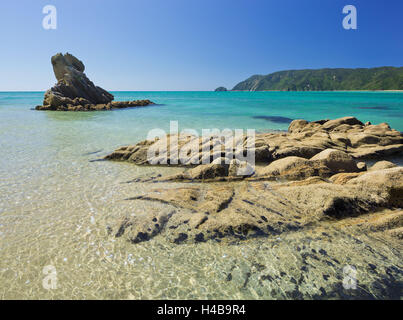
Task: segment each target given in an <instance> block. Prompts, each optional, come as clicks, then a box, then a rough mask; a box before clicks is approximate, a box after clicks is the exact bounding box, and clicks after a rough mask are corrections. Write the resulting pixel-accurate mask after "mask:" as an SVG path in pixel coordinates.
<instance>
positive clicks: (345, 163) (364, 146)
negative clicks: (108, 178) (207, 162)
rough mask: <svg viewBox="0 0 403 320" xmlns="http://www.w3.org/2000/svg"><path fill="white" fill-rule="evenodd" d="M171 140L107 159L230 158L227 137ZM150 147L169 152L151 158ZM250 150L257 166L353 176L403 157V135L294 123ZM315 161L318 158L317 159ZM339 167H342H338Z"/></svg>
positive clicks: (357, 126) (355, 125) (345, 123)
mask: <svg viewBox="0 0 403 320" xmlns="http://www.w3.org/2000/svg"><path fill="white" fill-rule="evenodd" d="M172 138H177V140H178V144H177V146H176V145H175V149H173V150H170V148H169V146H170V144H169V141H168V143H167V141H166V140H165V139H157V140H155V141H142V142H140V143H138V144H136V145H133V146H125V147H121V148H119V149H117V150H116V151H115V152H113V153H112V154H110V155H108V156H107V157H106V159H108V160H121V161H129V162H132V163H135V164H149V163H152V164H157V163H159V164H165V165H172V164H174V162H173V161H170V160H171V159H178V154H179V150H181V149H182V147H184V146H186V147H187V150H198V151H196V153H195V154H193V155H192V157H191V158H189V160H188V161H187V162H184V163H181V162H177V163H178V164H182V165H186V166H188V165H194V164H197V163H201V161H202V160H203V159H204V158H206V157H210V158H211V160H214V159H216V158H218V157H221V156H223V157H225V156H226V155H225V151H226V149H225V141H223V139H222V137H216V139H214V137H213V139H210V138H209V139H206V137H204V138H203V137H195V136H192V135H189V134H183V135H179V136H176V137H175V136H171V137H169V138H168V140H169V139H172ZM240 139H241V141H235V142H234V145H241V146H246V145H247V144H248V139H247V137H245V136H244V137H241V138H240ZM212 144H214V145H212ZM166 146H168V147H166ZM213 147H214V148H213ZM150 148H154V149H156V150H164V151H163V152H162V153H161V152H160V153H158V155H156V156H151V157H150V158H148V156H147V155H148V151H149V149H150ZM210 149H211V152H210V153H209V154H208V153H207V154H206V153H202V150H210ZM249 150H250V151H253V152H254V154H255V160H256V162H257V163H261V164H266V165H267V164H269V163H271V162H272V161H274V160H278V159H282V158H286V157H291V156H292V157H300V158H305V159H311V158H312V159H311V160H318V161H319V162H321V163H322V164H324V165H326V166H328V167H330V169H331V170H333V172H334V171H340V170H344V171H345V172H354V171H360V170H365V166H364V165H363V164H360V165H359V166H358V165H357V164H356V163H355V161H354V160H360V159H371V158H375V159H383V158H384V157H386V156H391V155H397V156H399V155H402V154H403V135H402V133H400V132H399V131H397V130H393V129H391V128H390V127H389V125H387V124H386V123H382V124H379V125H370V124H367V125H365V124H363V123H362V122H361V121H359V120H357V119H356V118H354V117H344V118H340V119H335V120H319V121H312V122H308V121H306V120H294V121H293V122H292V123H291V124H290V126H289V129H288V132H279V133H260V134H256V138H255V143H254V147H253V148H250V149H249ZM325 150H327V151H325ZM237 152H238V153H239V152H241V151H239V149H237V148H235V147H234V148H233V150H232V153H233V155H236V154H237ZM321 152H324V153H321ZM315 156H316V157H317V158H313V157H315ZM341 157H342V158H341ZM235 158H236V157H235ZM332 159H333V160H332ZM162 160H166V161H165V162H163V161H162ZM334 166H341V167H340V168H335V167H334ZM336 169H337V170H336ZM339 169H340V170H339Z"/></svg>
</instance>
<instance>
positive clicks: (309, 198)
mask: <svg viewBox="0 0 403 320" xmlns="http://www.w3.org/2000/svg"><path fill="white" fill-rule="evenodd" d="M214 166H217V164H214V165H211V168H214V169H212V170H216V169H215V167H214ZM354 174H358V175H360V174H361V173H354ZM371 175H376V177H374V178H376V181H375V180H374V178H373V177H371ZM402 175H403V168H392V169H386V170H380V171H374V172H370V173H364V174H361V175H360V176H359V177H356V178H353V179H351V180H349V181H348V182H347V183H346V184H343V185H340V184H336V183H330V182H326V181H323V180H320V179H319V180H317V179H314V178H309V179H307V181H305V180H303V181H300V182H301V183H300V184H294V185H293V184H290V183H284V184H278V183H269V182H264V181H241V182H226V183H207V184H206V183H200V184H192V185H190V186H183V187H182V186H177V185H176V186H174V187H162V188H153V189H152V190H151V191H150V192H147V193H146V194H140V195H137V196H134V197H132V198H130V199H127V200H130V201H140V202H139V205H141V201H149V202H155V203H163V204H165V205H166V209H165V210H159V211H158V216H154V215H149V214H147V213H144V215H140V216H135V217H129V216H128V217H127V218H125V219H124V220H123V221H121V222H118V223H117V225H116V226H115V228H114V230H115V234H116V236H117V237H121V236H124V237H125V238H127V239H128V240H130V241H132V242H134V243H137V242H141V241H144V240H148V239H151V238H152V237H154V236H156V235H163V236H164V237H166V238H167V239H169V240H170V241H173V242H175V243H182V242H200V241H206V240H209V239H216V240H217V239H218V240H224V239H246V238H253V237H258V236H269V237H272V236H277V235H279V234H282V233H287V232H294V231H297V230H302V229H303V228H310V227H312V226H316V225H320V224H321V223H331V222H332V221H339V220H340V219H344V218H349V217H350V218H351V217H358V216H360V215H363V214H368V213H371V212H375V211H377V210H380V209H382V208H396V207H398V208H400V207H401V206H402V195H403V192H402V185H403V178H402ZM312 179H313V180H312ZM302 182H305V183H302ZM399 219H400V218H399ZM399 221H400V220H399ZM399 223H400V222H399ZM397 227H400V224H390V226H388V227H385V228H384V229H382V230H383V231H386V230H390V229H393V228H397ZM374 230H375V229H374ZM377 231H379V230H378V229H377Z"/></svg>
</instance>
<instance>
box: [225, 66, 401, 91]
mask: <svg viewBox="0 0 403 320" xmlns="http://www.w3.org/2000/svg"><path fill="white" fill-rule="evenodd" d="M232 90H237V91H265V90H279V91H332V90H403V67H401V68H395V67H380V68H371V69H364V68H360V69H318V70H309V69H307V70H288V71H280V72H275V73H271V74H269V75H266V76H262V75H255V76H252V77H250V78H249V79H246V80H245V81H242V82H240V83H238V84H237V85H236V86H235V87H234V88H233V89H232Z"/></svg>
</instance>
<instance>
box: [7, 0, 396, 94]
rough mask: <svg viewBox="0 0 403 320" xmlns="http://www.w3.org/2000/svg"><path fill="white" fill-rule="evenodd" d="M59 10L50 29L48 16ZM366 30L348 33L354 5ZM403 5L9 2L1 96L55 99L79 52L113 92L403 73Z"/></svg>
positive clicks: (368, 1)
mask: <svg viewBox="0 0 403 320" xmlns="http://www.w3.org/2000/svg"><path fill="white" fill-rule="evenodd" d="M48 4H51V5H55V6H56V8H57V19H58V24H57V29H56V30H44V29H43V28H42V19H43V17H44V16H45V15H44V14H43V13H42V9H43V7H44V6H45V5H48ZM348 4H352V5H355V6H356V7H357V11H358V29H357V30H348V31H347V30H344V29H343V27H342V20H343V17H344V16H343V13H342V9H343V7H344V6H345V5H348ZM402 16H403V1H401V0H383V1H381V0H281V1H280V0H127V1H126V0H114V1H109V0H108V1H96V0H80V1H77V0H46V1H42V0H35V1H32V0H7V1H6V0H2V1H1V2H0V41H1V48H0V61H1V65H0V67H1V77H0V91H8V90H21V91H24V90H45V89H47V88H49V87H51V86H52V85H53V84H54V83H55V78H54V75H53V72H52V68H51V64H50V57H51V56H52V55H53V54H55V53H57V52H70V53H72V54H74V55H76V56H77V57H78V58H79V59H81V60H82V61H83V62H84V63H85V65H86V73H87V75H88V76H89V78H90V79H91V80H93V81H94V82H95V84H97V85H99V86H102V87H104V88H105V89H107V90H213V89H214V88H216V87H218V86H221V85H223V86H226V87H228V88H232V87H233V86H234V85H235V84H236V83H238V82H240V81H242V80H244V79H246V78H247V77H249V76H251V75H253V74H268V73H271V72H274V71H279V70H284V69H302V68H323V67H374V66H384V65H391V66H403V41H402V36H403V19H402Z"/></svg>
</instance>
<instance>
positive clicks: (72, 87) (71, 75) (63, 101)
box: [36, 53, 152, 111]
mask: <svg viewBox="0 0 403 320" xmlns="http://www.w3.org/2000/svg"><path fill="white" fill-rule="evenodd" d="M51 61H52V66H53V72H54V74H55V77H56V79H57V84H56V85H55V86H54V87H52V88H51V89H49V90H48V91H46V93H45V97H44V100H43V106H37V107H36V109H37V110H60V111H91V110H110V109H117V108H125V107H134V106H144V105H148V104H152V102H151V101H149V100H139V101H129V102H112V100H113V99H114V97H113V95H112V94H110V93H109V92H107V91H106V90H104V89H102V88H100V87H98V86H96V85H94V83H93V82H92V81H90V80H89V79H88V78H87V76H86V75H85V73H84V70H85V66H84V64H83V63H82V62H81V61H80V60H79V59H77V58H76V57H74V56H73V55H71V54H69V53H66V54H65V55H63V54H62V53H58V54H56V55H54V56H53V57H52V59H51Z"/></svg>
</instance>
